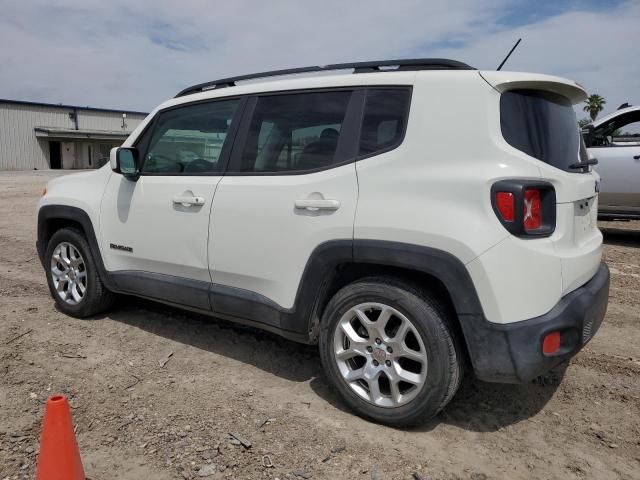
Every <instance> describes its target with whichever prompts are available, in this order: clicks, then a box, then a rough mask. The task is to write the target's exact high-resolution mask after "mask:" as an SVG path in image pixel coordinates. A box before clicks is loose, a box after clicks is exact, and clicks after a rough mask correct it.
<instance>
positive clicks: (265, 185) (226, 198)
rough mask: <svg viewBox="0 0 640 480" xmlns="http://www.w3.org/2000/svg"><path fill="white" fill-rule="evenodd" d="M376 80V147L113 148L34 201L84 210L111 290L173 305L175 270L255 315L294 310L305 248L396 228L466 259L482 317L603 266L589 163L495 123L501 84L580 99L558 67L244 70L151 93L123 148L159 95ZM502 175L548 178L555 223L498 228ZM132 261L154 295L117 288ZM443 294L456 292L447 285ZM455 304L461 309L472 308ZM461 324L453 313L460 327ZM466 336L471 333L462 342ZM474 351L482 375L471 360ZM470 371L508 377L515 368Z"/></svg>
mask: <svg viewBox="0 0 640 480" xmlns="http://www.w3.org/2000/svg"><path fill="white" fill-rule="evenodd" d="M375 86H385V87H387V86H408V87H411V89H412V96H411V108H410V113H409V117H408V121H407V126H406V132H405V134H404V138H403V139H402V142H401V143H400V145H399V146H397V147H396V148H393V149H391V150H389V151H386V152H382V153H380V154H378V155H373V156H370V157H368V158H364V159H360V160H358V161H352V162H350V163H347V164H344V165H340V166H337V167H335V168H329V169H324V170H322V171H317V172H311V173H307V174H296V175H277V174H274V175H255V176H254V175H233V174H228V175H227V174H224V173H221V174H219V175H217V174H211V175H201V176H196V175H194V176H184V175H144V174H142V175H140V176H139V178H137V181H132V180H131V179H130V178H126V177H125V176H123V175H122V174H120V173H117V172H116V171H115V170H117V159H116V155H117V149H114V150H113V151H112V158H111V164H110V165H106V166H104V167H103V168H101V169H100V170H97V171H95V172H91V173H82V174H78V175H70V176H66V177H62V178H60V179H56V180H53V181H51V182H50V183H49V184H48V187H47V194H46V195H45V196H43V197H42V199H41V200H40V203H39V205H38V208H39V209H40V210H41V209H43V208H45V207H47V206H61V205H62V206H71V207H76V208H78V209H81V210H83V211H84V212H86V215H87V216H88V218H89V221H90V222H91V224H92V225H93V228H94V230H95V236H96V241H97V247H98V249H99V255H100V257H101V259H102V262H103V264H104V268H105V270H106V272H107V273H108V274H109V275H114V278H117V279H116V280H115V284H116V285H117V286H118V287H117V288H116V290H117V291H123V292H126V293H134V294H140V295H143V296H150V297H152V298H155V299H157V300H160V301H167V302H169V303H172V304H181V302H180V301H178V300H179V299H176V298H173V297H170V296H169V297H167V292H168V291H169V290H167V288H168V286H167V285H168V284H166V283H162V282H163V281H164V280H163V279H176V282H177V283H176V284H178V283H179V284H180V285H182V286H185V285H186V286H187V287H189V288H191V290H189V291H191V292H192V294H193V296H194V298H196V297H197V299H196V300H193V302H191V303H190V304H189V305H187V306H188V307H189V308H195V309H197V310H207V309H211V308H212V307H211V303H214V302H215V301H216V300H215V295H216V292H219V293H220V295H222V294H223V293H224V295H228V296H229V298H231V297H233V296H234V295H237V296H243V298H246V299H253V300H255V301H256V302H260V303H259V304H260V305H261V307H260V308H265V309H266V310H265V312H267V311H268V312H271V311H274V310H277V311H278V312H284V313H281V314H282V315H290V314H292V312H295V311H296V308H299V306H297V305H296V299H297V298H299V292H300V290H301V283H302V282H303V280H304V278H305V269H306V268H308V267H307V265H308V263H309V259H310V258H312V255H313V253H314V251H317V249H319V248H322V246H323V245H324V244H326V243H327V242H332V241H346V242H364V243H362V244H365V243H366V242H369V243H370V244H371V245H375V244H376V243H375V242H387V241H393V242H396V243H398V244H406V245H409V246H416V248H417V247H420V248H422V247H424V248H429V249H433V250H434V251H436V250H437V251H438V252H444V254H446V255H448V256H451V257H453V258H454V259H457V261H459V263H460V264H461V265H462V266H463V267H464V268H463V270H461V272H462V273H461V275H468V277H469V278H470V279H471V282H472V286H473V287H474V289H475V292H477V298H478V299H479V302H480V305H481V308H482V312H483V314H484V318H485V320H486V321H487V322H488V325H489V327H488V328H496V329H497V328H502V327H501V326H508V325H511V324H514V325H515V324H519V323H520V322H523V321H525V320H529V319H534V318H537V317H542V316H545V315H547V314H549V312H551V311H552V310H553V309H554V307H556V306H557V305H558V304H559V302H561V301H562V300H563V299H564V298H567V296H568V295H569V294H571V292H574V291H576V290H577V289H579V288H580V287H583V286H584V285H585V284H587V283H588V282H589V281H590V280H591V279H592V278H594V275H596V273H597V272H598V270H599V269H601V268H602V267H601V256H602V235H601V233H600V231H599V230H598V228H597V224H596V220H597V182H598V179H599V177H598V174H597V173H596V172H594V171H583V172H571V171H564V170H561V169H559V168H556V167H554V166H551V165H548V164H546V163H544V162H542V161H539V160H537V159H536V158H533V157H531V156H529V155H527V154H525V153H524V152H522V151H520V150H518V149H516V148H514V147H513V146H511V145H510V144H509V143H508V142H507V141H506V140H505V139H504V138H503V135H502V133H501V126H500V125H501V123H500V115H501V112H500V98H501V94H502V92H505V91H510V90H513V89H534V90H540V91H548V92H553V93H554V94H559V95H562V96H564V97H566V98H568V99H569V100H570V102H572V103H577V102H580V101H582V100H583V99H584V98H585V96H586V94H585V92H584V90H583V89H582V88H581V87H580V86H579V85H577V84H576V83H574V82H572V81H569V80H565V79H562V78H557V77H552V76H548V75H540V74H529V73H514V72H494V71H491V72H488V71H475V70H462V71H458V70H441V71H439V70H434V71H406V72H403V71H401V72H375V73H362V74H358V75H344V74H340V75H331V76H316V77H305V78H292V79H283V80H276V81H261V82H254V83H246V84H243V85H238V86H233V87H229V88H221V89H210V90H205V91H202V92H200V93H193V94H190V95H185V96H180V97H177V98H173V99H171V100H169V101H167V102H165V103H163V104H162V105H160V106H159V107H158V108H156V109H155V110H154V111H153V112H152V113H151V114H150V115H149V116H148V118H147V119H146V120H145V121H143V122H142V123H141V124H140V125H139V126H138V127H137V128H136V130H135V131H134V132H133V133H132V134H131V135H130V137H129V138H128V139H127V140H126V142H125V143H124V144H123V147H133V146H135V145H136V142H137V141H138V139H139V137H140V136H141V135H142V134H143V133H144V132H145V130H146V129H147V127H148V126H149V125H150V122H152V121H153V119H154V118H156V116H157V115H158V114H159V113H160V112H163V111H166V110H167V109H168V108H174V107H179V106H182V105H187V104H193V103H194V102H207V101H214V100H217V99H222V98H226V97H229V96H233V97H241V96H251V95H260V94H265V93H268V92H289V91H309V90H315V89H332V88H344V87H349V88H359V87H363V88H364V87H367V88H369V87H375ZM576 155H577V153H576ZM504 179H521V180H525V181H543V182H547V183H548V184H550V185H552V187H553V189H554V190H555V196H556V211H555V216H556V220H555V228H554V230H553V233H552V234H550V235H549V236H545V237H544V238H533V239H530V238H520V237H518V236H515V235H513V234H511V233H510V232H509V231H507V230H506V229H505V227H504V226H503V225H502V224H501V222H500V220H499V219H498V217H497V216H496V213H495V211H494V207H493V206H492V199H491V196H490V192H491V188H492V185H493V184H495V183H496V182H498V181H500V180H504ZM177 197H189V198H198V199H201V200H202V202H201V205H198V206H197V208H193V206H191V205H181V204H179V203H176V201H175V198H177ZM305 201H310V202H311V205H315V204H316V203H317V201H320V202H321V203H320V204H321V205H324V204H322V202H326V201H335V202H336V203H335V205H337V207H336V208H333V207H331V208H330V209H328V210H315V209H314V208H313V207H312V208H310V209H307V208H298V207H297V206H296V205H297V204H296V202H298V203H300V202H302V203H301V204H304V202H305ZM314 202H316V203H314ZM327 205H330V203H329V204H327ZM366 244H367V245H368V243H366ZM119 246H122V247H125V248H119ZM357 255H358V254H357V253H356V257H357ZM363 255H364V254H363ZM354 261H355V262H356V263H357V262H358V261H359V260H358V259H357V258H355V260H354ZM362 261H364V260H362ZM131 272H139V273H140V275H141V276H140V278H146V279H147V280H148V282H151V283H150V284H149V285H153V288H154V289H156V291H157V294H151V293H141V292H139V291H135V289H134V290H130V289H128V286H130V285H132V283H131V282H130V281H129V280H128V279H127V278H125V277H126V275H128V274H130V273H131ZM464 272H466V273H464ZM144 275H147V277H144ZM167 281H168V280H167ZM154 282H156V283H154ZM158 282H159V283H158ZM442 283H443V284H445V286H447V285H448V283H447V281H445V280H443V281H442ZM607 285H608V275H607ZM147 292H151V290H148V291H147ZM451 296H452V297H454V303H455V302H456V300H455V297H456V295H454V294H451ZM225 298H226V297H225ZM234 298H235V297H234ZM225 301H226V300H225ZM246 301H249V300H246ZM230 308H231V307H229V306H227V305H226V304H225V306H224V308H221V309H220V310H217V311H216V309H215V308H214V313H215V314H223V315H226V316H228V317H236V318H239V317H241V316H242V314H240V313H238V314H237V315H234V314H233V313H232V311H231V310H229V309H230ZM456 308H457V309H458V313H459V316H460V317H464V316H465V315H471V313H469V312H467V311H465V310H464V308H462V307H461V308H458V307H457V305H456ZM225 309H226V310H225ZM603 314H604V313H603ZM265 315H266V314H265ZM474 315H475V313H474ZM265 318H266V316H265ZM600 320H601V319H600ZM264 323H265V325H262V326H264V327H265V328H269V329H272V330H275V331H278V332H279V333H283V331H285V334H287V332H288V336H292V335H290V334H291V331H290V330H291V329H290V326H287V325H285V324H284V323H283V324H278V323H277V322H276V321H274V322H272V323H271V324H270V321H269V320H265V322H264ZM312 323H313V322H311V323H310V326H309V327H308V328H306V326H305V328H301V329H300V332H303V333H304V331H305V330H306V331H307V332H308V341H311V342H312V341H313V340H314V338H313V337H314V329H313V324H312ZM598 323H599V322H598ZM253 324H259V322H255V321H254V322H253ZM589 328H591V327H589ZM471 329H472V327H470V328H469V329H468V328H467V327H465V326H464V325H463V331H464V332H465V335H466V334H467V332H468V331H469V332H470V330H471ZM300 332H298V337H297V338H298V339H299V338H300V336H301V334H300ZM303 341H306V340H305V339H303ZM472 341H473V340H472V339H471V333H469V337H468V338H467V345H469V344H470V343H471V342H472ZM469 348H472V347H469ZM572 351H573V350H572ZM471 356H472V358H473V360H474V364H475V367H476V369H477V370H478V371H480V372H481V371H482V365H480V363H481V360H478V359H477V358H476V356H477V355H475V354H472V355H471ZM478 362H480V363H478ZM480 376H481V377H482V378H487V379H492V380H496V379H497V380H500V381H502V380H504V381H510V380H511V379H512V377H514V376H515V377H518V378H519V379H520V380H522V379H523V378H524V377H525V376H526V375H525V374H522V375H520V374H519V373H516V374H513V375H511V376H510V375H508V374H506V373H504V372H498V373H496V374H493V373H491V372H489V373H486V374H481V375H480Z"/></svg>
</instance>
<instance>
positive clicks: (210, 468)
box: [198, 463, 217, 477]
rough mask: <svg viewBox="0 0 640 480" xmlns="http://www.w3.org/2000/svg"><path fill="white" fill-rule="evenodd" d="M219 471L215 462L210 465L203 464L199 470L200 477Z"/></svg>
mask: <svg viewBox="0 0 640 480" xmlns="http://www.w3.org/2000/svg"><path fill="white" fill-rule="evenodd" d="M216 472H217V468H216V466H215V465H214V464H212V463H210V464H208V465H203V466H202V467H201V468H200V470H198V476H199V477H210V476H211V475H214V474H215V473H216Z"/></svg>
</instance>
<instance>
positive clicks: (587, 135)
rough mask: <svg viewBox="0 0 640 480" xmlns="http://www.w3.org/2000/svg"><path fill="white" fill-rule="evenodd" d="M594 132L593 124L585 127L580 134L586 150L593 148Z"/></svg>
mask: <svg viewBox="0 0 640 480" xmlns="http://www.w3.org/2000/svg"><path fill="white" fill-rule="evenodd" d="M594 130H595V127H594V126H593V124H591V123H590V124H589V125H585V126H584V127H583V128H582V130H581V132H580V133H582V138H583V139H584V144H585V146H586V147H587V148H589V147H592V146H593V132H594Z"/></svg>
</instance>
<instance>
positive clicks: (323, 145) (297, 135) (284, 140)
mask: <svg viewBox="0 0 640 480" xmlns="http://www.w3.org/2000/svg"><path fill="white" fill-rule="evenodd" d="M351 94H352V92H351V91H336V92H315V93H296V94H286V95H273V96H263V97H259V98H258V99H257V103H256V106H255V109H254V112H253V116H252V118H251V121H250V124H249V129H248V132H247V138H246V141H245V143H244V147H243V150H242V156H241V160H240V172H254V173H274V172H295V171H306V170H315V169H322V168H327V167H330V166H331V165H333V164H335V163H337V162H339V161H340V159H338V158H337V155H336V154H337V150H338V142H339V140H340V134H341V132H342V128H343V124H344V122H345V117H346V114H347V107H348V105H349V100H350V98H351Z"/></svg>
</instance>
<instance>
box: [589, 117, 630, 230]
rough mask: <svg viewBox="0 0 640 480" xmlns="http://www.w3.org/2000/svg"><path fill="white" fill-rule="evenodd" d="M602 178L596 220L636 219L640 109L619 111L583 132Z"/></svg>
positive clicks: (596, 168) (590, 155) (594, 123)
mask: <svg viewBox="0 0 640 480" xmlns="http://www.w3.org/2000/svg"><path fill="white" fill-rule="evenodd" d="M583 136H584V139H585V144H586V146H587V149H588V152H589V157H592V158H596V159H597V160H598V164H597V165H596V166H595V170H596V171H597V172H598V173H599V174H600V176H601V177H602V179H601V182H600V196H599V200H598V202H599V207H598V216H599V217H600V218H603V219H605V218H606V219H614V218H621V219H634V218H635V219H640V106H638V107H626V108H621V109H619V110H617V111H615V112H614V113H612V114H611V115H608V116H606V117H603V118H601V119H599V120H596V121H595V122H593V123H592V124H591V125H588V126H587V127H585V129H584V130H583Z"/></svg>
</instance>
